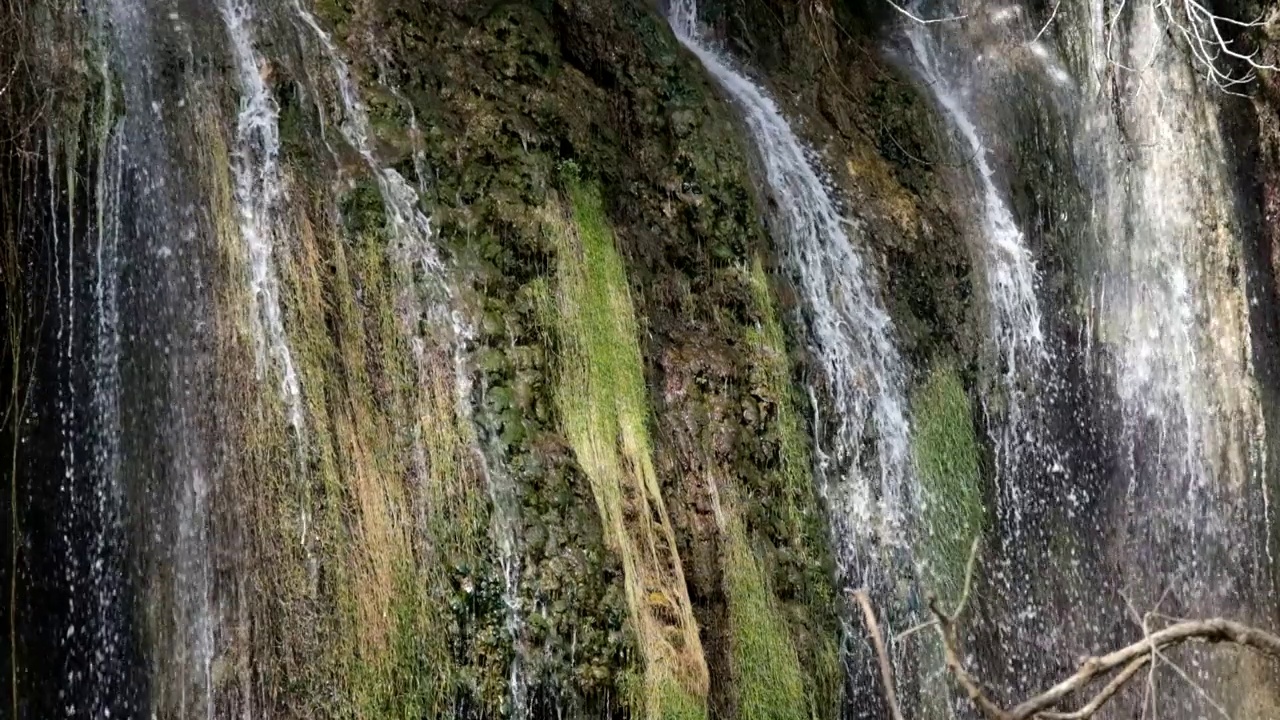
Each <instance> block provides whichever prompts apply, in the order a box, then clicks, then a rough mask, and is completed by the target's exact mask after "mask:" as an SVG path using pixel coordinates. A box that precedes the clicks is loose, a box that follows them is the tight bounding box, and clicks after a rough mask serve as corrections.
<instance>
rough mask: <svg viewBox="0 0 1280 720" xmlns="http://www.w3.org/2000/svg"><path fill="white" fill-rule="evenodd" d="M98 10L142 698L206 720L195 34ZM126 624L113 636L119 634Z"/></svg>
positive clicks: (213, 614) (108, 254) (210, 493)
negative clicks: (192, 94)
mask: <svg viewBox="0 0 1280 720" xmlns="http://www.w3.org/2000/svg"><path fill="white" fill-rule="evenodd" d="M104 5H105V7H104V8H103V13H104V16H103V18H102V20H103V22H104V26H105V28H107V29H109V32H110V43H111V47H112V53H111V67H112V69H113V70H114V71H115V77H116V78H117V79H118V80H119V82H120V87H122V88H123V106H124V109H125V115H124V119H123V121H122V125H121V143H122V149H121V151H120V156H119V157H121V158H122V159H123V161H124V163H123V164H124V167H123V168H122V172H123V177H124V183H123V185H122V187H123V189H124V192H123V197H122V199H121V202H120V203H118V204H117V205H115V206H114V207H113V208H111V211H112V212H114V213H115V214H116V217H112V218H108V219H104V225H115V226H118V227H120V228H121V230H122V232H120V233H118V234H115V235H114V237H113V238H112V239H111V242H109V244H108V245H106V246H104V248H103V251H104V260H110V261H111V263H112V265H113V266H114V268H112V269H114V270H115V271H116V272H118V273H119V275H118V279H116V278H111V277H109V276H104V278H103V280H104V285H103V289H104V300H106V301H107V302H108V304H110V303H111V302H113V300H111V299H110V298H109V293H110V292H112V291H114V290H115V288H118V293H119V296H118V297H119V306H118V311H117V310H116V309H112V310H111V311H110V313H109V314H108V315H107V321H108V322H111V321H112V320H114V321H116V322H117V323H118V324H117V326H116V327H115V328H108V332H109V333H112V334H115V333H118V334H119V337H120V347H119V350H118V353H119V354H118V355H117V356H116V357H117V358H118V360H117V367H119V368H120V372H121V375H122V377H121V383H120V389H119V391H118V394H117V395H116V397H118V398H119V399H120V403H121V405H120V408H119V417H120V418H121V423H120V431H119V433H118V436H117V437H118V438H119V439H120V445H119V453H120V458H121V459H120V461H119V462H120V465H119V467H120V468H121V470H120V474H121V475H123V476H124V480H125V482H127V484H128V486H127V489H126V497H127V499H126V507H127V513H128V524H129V526H130V527H131V528H137V529H139V530H141V532H139V533H134V534H133V536H131V537H130V540H131V541H135V542H136V543H137V544H138V545H139V546H140V547H139V548H138V552H139V557H140V558H141V559H142V561H143V562H145V563H146V564H147V566H149V567H151V568H154V569H156V570H158V571H159V572H152V573H149V574H148V576H147V577H146V578H145V579H144V585H145V587H143V588H140V589H139V590H140V592H142V593H143V594H142V598H143V601H144V602H146V603H148V604H149V605H150V606H151V607H154V608H155V610H156V612H154V613H153V614H151V615H149V616H147V618H146V620H145V622H146V623H147V625H148V628H147V641H148V645H149V650H150V656H149V658H148V660H149V662H150V670H151V676H150V680H149V690H150V692H151V694H152V701H153V704H154V705H155V706H157V707H161V708H164V712H177V713H180V714H181V715H182V716H184V717H205V718H211V717H213V714H214V704H215V697H214V696H215V677H214V675H215V673H214V664H215V662H214V661H215V657H216V654H217V650H218V647H217V640H218V636H217V629H218V621H217V614H218V612H219V609H218V599H217V596H216V594H215V583H214V575H215V571H214V558H215V555H216V550H217V549H216V548H215V547H214V546H213V542H214V539H215V538H214V537H213V533H212V525H213V517H212V516H213V509H214V507H215V506H216V504H217V502H218V497H219V491H220V487H221V478H220V476H219V463H218V460H217V454H218V450H217V447H216V442H217V440H216V432H217V428H216V427H215V425H216V422H215V418H211V417H210V416H211V412H210V411H211V408H212V407H214V405H213V403H212V400H211V396H212V393H213V387H212V384H211V383H210V382H209V379H210V378H211V377H213V376H214V372H213V370H212V365H213V351H212V343H213V338H212V337H211V333H209V331H208V329H209V328H210V327H211V323H210V320H211V307H212V303H211V297H210V292H211V288H210V285H209V283H208V277H207V275H206V268H205V261H206V258H205V255H204V250H205V248H204V246H203V244H202V242H201V240H202V237H201V224H200V219H199V213H200V210H199V207H200V202H199V201H200V195H199V192H198V190H197V189H196V188H195V187H194V182H193V178H192V176H191V173H189V172H188V167H189V163H190V162H191V160H192V159H193V158H194V157H197V156H198V153H199V150H200V149H199V148H197V147H195V145H194V144H193V143H192V142H191V140H190V138H191V136H190V134H189V128H190V127H192V126H193V125H195V124H197V123H199V122H200V121H201V120H202V118H199V117H196V116H195V115H194V114H193V112H192V110H193V108H192V107H190V106H189V105H188V103H187V95H186V93H187V91H189V90H190V88H191V86H192V85H191V77H190V75H188V74H186V73H172V74H167V73H168V68H169V65H167V61H168V58H170V57H171V54H170V53H173V52H175V51H176V52H178V53H184V54H187V55H188V56H194V54H195V46H196V43H197V40H198V37H199V33H198V32H195V31H193V28H192V26H191V24H190V21H189V20H188V19H185V18H184V17H183V16H182V15H180V14H178V13H173V14H170V15H168V16H167V17H166V18H165V19H164V20H161V19H160V18H158V17H156V16H155V15H154V13H152V12H151V9H150V8H149V7H147V6H146V5H145V4H142V3H137V2H133V1H132V0H106V1H105V3H104ZM161 22H163V25H161V24H160V23H161ZM161 77H163V78H164V79H165V82H160V81H159V80H158V79H159V78H161ZM117 223H118V225H116V224H117ZM113 283H118V284H116V285H113ZM111 342H114V340H112V341H111ZM109 417H110V415H108V419H109ZM118 552H123V550H121V551H118ZM122 623H123V621H122V622H121V623H117V624H116V628H117V630H113V632H124V631H125V629H126V628H127V626H122ZM92 652H93V651H92V650H91V651H90V653H92ZM132 669H133V668H131V670H132ZM117 702H119V701H116V700H112V701H111V704H112V705H115V704H116V703H117ZM113 712H114V709H113ZM162 714H163V713H162Z"/></svg>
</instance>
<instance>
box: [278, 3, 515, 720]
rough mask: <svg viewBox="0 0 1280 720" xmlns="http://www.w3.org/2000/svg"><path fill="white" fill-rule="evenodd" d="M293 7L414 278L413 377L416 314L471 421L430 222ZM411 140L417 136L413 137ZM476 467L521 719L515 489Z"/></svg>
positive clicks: (395, 247)
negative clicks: (440, 348) (440, 351)
mask: <svg viewBox="0 0 1280 720" xmlns="http://www.w3.org/2000/svg"><path fill="white" fill-rule="evenodd" d="M293 8H294V11H295V12H296V14H297V16H298V18H299V19H300V20H301V21H302V22H303V24H304V25H306V27H307V28H309V29H310V30H311V31H312V33H314V35H315V37H316V39H317V40H318V41H319V42H320V46H321V48H322V49H323V51H324V55H325V57H326V58H327V59H328V60H329V64H330V67H331V69H332V71H333V79H334V82H335V84H336V86H337V89H338V95H339V99H340V100H341V102H342V118H341V120H340V121H339V122H338V130H339V132H340V133H341V134H342V136H343V139H344V140H346V141H347V143H348V144H349V145H350V146H351V147H352V148H354V149H355V150H356V151H357V152H358V153H359V154H360V156H361V158H363V159H364V161H365V164H366V165H367V166H368V168H369V171H370V172H371V173H373V175H374V177H375V178H376V179H377V183H378V191H379V194H380V195H381V197H382V201H383V205H384V207H385V208H386V212H387V221H388V227H389V228H390V230H391V235H392V247H391V248H390V250H389V254H390V256H391V259H392V260H393V261H394V262H395V263H396V264H397V265H398V266H399V267H401V268H403V269H404V271H405V272H404V273H403V275H404V276H405V277H406V278H413V279H414V282H413V283H406V284H405V285H406V286H405V287H402V288H401V294H400V297H399V299H398V302H397V305H398V306H399V307H400V309H401V311H402V318H401V320H402V324H403V332H404V333H405V334H406V336H407V337H408V338H410V343H411V346H412V348H413V354H414V359H415V362H416V363H417V365H418V373H419V376H425V375H426V374H427V373H428V372H430V370H429V368H428V367H427V365H428V364H429V363H430V362H432V361H431V358H430V354H429V352H428V347H427V341H426V340H424V339H423V338H422V337H420V336H419V332H418V328H419V323H420V319H421V318H423V317H426V318H428V320H429V322H430V323H431V325H432V326H433V327H432V330H433V331H434V334H435V335H436V336H437V337H435V338H433V339H434V340H436V341H437V342H441V343H445V344H447V345H448V346H449V347H450V348H451V353H450V354H451V355H452V359H453V362H454V367H453V372H454V376H455V379H456V383H457V404H458V415H459V418H460V419H461V420H464V421H465V420H469V418H470V410H469V408H470V402H471V397H470V396H471V387H470V382H469V381H468V377H469V376H468V372H467V368H466V365H465V348H466V343H467V342H468V341H469V340H470V339H471V338H472V337H474V334H475V333H474V330H473V329H472V328H471V326H470V324H469V322H468V321H467V319H466V318H465V317H464V316H463V314H462V313H461V312H460V311H459V310H458V309H456V308H455V307H453V305H454V303H453V299H454V298H453V289H452V286H451V285H450V283H449V280H448V278H447V275H446V269H445V266H444V263H443V262H442V261H441V260H440V257H439V255H438V254H437V252H436V249H435V246H434V245H433V243H432V230H431V220H430V218H428V217H427V216H426V215H425V214H424V213H423V212H422V211H421V210H420V209H419V208H418V202H419V197H418V193H417V192H415V190H414V189H413V187H412V186H411V185H410V184H409V183H408V182H407V181H406V180H405V179H404V177H403V176H401V175H400V173H399V172H397V171H396V170H394V169H392V168H386V167H383V166H382V165H381V164H380V163H379V162H378V160H377V158H376V157H375V156H374V153H373V149H372V146H371V143H370V130H369V117H368V112H367V111H366V109H365V107H364V104H363V102H362V101H361V100H360V96H359V93H358V92H357V90H356V87H355V83H354V81H353V80H352V77H351V69H350V67H349V66H348V65H347V62H346V60H344V59H343V57H342V53H341V52H340V51H339V50H338V47H337V45H336V44H335V43H334V41H333V38H332V37H330V35H329V33H327V32H326V31H325V30H324V28H322V27H321V26H320V23H319V21H318V20H317V19H316V17H315V16H314V15H313V14H312V13H310V12H309V11H307V10H306V9H305V8H304V7H303V6H302V4H301V2H300V0H293ZM415 122H416V120H415ZM415 142H417V140H416V139H415ZM414 159H415V168H416V169H418V174H419V178H418V181H419V183H420V184H421V183H422V182H423V180H422V175H423V170H421V169H420V168H419V166H418V163H420V162H421V160H420V158H419V156H418V154H417V153H416V152H415V156H414ZM422 285H425V288H424V289H423V292H422V293H419V292H418V290H419V287H420V286H422ZM476 454H477V456H479V457H480V458H481V459H482V460H483V458H484V454H483V453H481V452H479V451H478V449H477V452H476ZM481 467H482V469H483V470H484V475H485V482H486V485H487V487H488V490H489V494H490V500H491V505H492V508H493V520H492V522H493V530H494V535H495V536H496V539H497V545H498V554H499V563H500V565H501V567H502V571H503V581H504V591H503V602H504V604H505V606H506V609H507V628H506V629H507V633H508V635H509V637H510V640H511V642H512V645H513V647H514V648H515V652H514V653H513V655H512V663H511V668H510V671H509V685H510V688H509V692H510V696H511V707H512V717H513V718H516V720H521V719H522V718H524V717H525V716H527V714H528V702H527V683H526V681H525V679H524V669H523V657H522V655H523V654H522V652H521V650H520V648H521V643H520V635H521V632H522V625H523V620H522V615H521V603H520V594H519V584H520V561H519V553H518V538H517V526H518V525H517V521H518V518H517V516H516V513H517V512H518V509H519V502H518V500H517V498H516V495H515V492H516V490H515V487H514V484H513V483H512V482H511V480H510V479H509V478H508V477H507V476H506V474H505V473H502V472H499V471H494V470H492V469H491V468H489V467H488V464H487V462H482V463H481Z"/></svg>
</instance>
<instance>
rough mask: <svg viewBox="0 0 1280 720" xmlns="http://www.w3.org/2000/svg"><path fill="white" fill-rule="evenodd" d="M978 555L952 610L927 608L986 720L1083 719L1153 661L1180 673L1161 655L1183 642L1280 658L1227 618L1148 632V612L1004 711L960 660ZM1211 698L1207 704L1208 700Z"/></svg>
mask: <svg viewBox="0 0 1280 720" xmlns="http://www.w3.org/2000/svg"><path fill="white" fill-rule="evenodd" d="M977 551H978V543H977V542H976V541H975V543H974V546H973V551H972V552H971V554H970V556H969V564H968V567H967V569H966V573H965V586H964V591H963V592H962V594H961V597H960V600H959V602H957V604H956V606H955V608H954V609H953V610H951V611H950V612H948V611H946V610H944V609H943V608H942V606H941V604H940V603H939V602H938V599H937V598H936V597H931V598H930V599H929V609H930V611H931V612H932V613H933V616H934V620H935V621H936V627H937V629H938V634H939V636H940V637H941V639H942V647H943V654H944V658H945V662H946V666H947V669H948V670H949V671H950V672H951V675H952V677H954V678H955V680H956V682H957V684H959V686H960V687H961V688H962V689H963V690H964V692H965V694H966V695H967V696H968V698H969V700H970V702H972V703H973V705H974V707H976V708H977V709H978V710H979V711H980V712H981V713H982V714H983V715H984V716H985V717H986V718H987V719H988V720H1030V719H1032V718H1037V719H1039V720H1087V719H1088V718H1091V717H1093V716H1094V715H1095V714H1096V713H1097V712H1098V711H1099V710H1100V709H1101V708H1102V707H1103V706H1104V705H1106V704H1107V703H1108V702H1109V701H1110V700H1111V699H1113V698H1114V697H1115V695H1116V694H1117V693H1118V692H1119V691H1120V690H1121V689H1122V688H1123V687H1124V686H1125V685H1127V684H1128V683H1129V681H1131V680H1132V679H1133V678H1134V676H1136V675H1137V674H1138V673H1139V671H1141V670H1142V669H1143V668H1144V667H1152V666H1154V664H1155V663H1156V662H1157V661H1160V662H1164V663H1166V664H1167V665H1169V666H1170V667H1171V668H1173V669H1174V670H1175V672H1179V671H1180V670H1181V669H1180V668H1178V667H1177V666H1176V665H1174V664H1173V663H1171V662H1169V661H1168V659H1167V658H1166V657H1165V656H1164V654H1163V651H1164V650H1167V649H1168V648H1171V647H1175V646H1178V645H1182V644H1185V643H1187V642H1192V641H1195V642H1204V643H1210V644H1216V643H1231V644H1235V645H1239V646H1242V647H1246V648H1249V649H1252V650H1255V651H1257V652H1260V653H1262V654H1264V655H1267V656H1269V657H1272V658H1276V659H1280V636H1276V635H1274V634H1272V633H1269V632H1266V631H1264V630H1260V629H1258V628H1255V627H1250V626H1248V625H1244V624H1242V623H1238V622H1235V621H1232V620H1226V619H1223V618H1211V619H1207V620H1180V621H1177V622H1174V623H1173V624H1171V625H1169V626H1167V627H1164V628H1162V629H1160V630H1155V631H1152V630H1151V628H1150V622H1151V620H1152V619H1153V618H1155V617H1157V616H1159V614H1158V613H1156V612H1150V613H1147V614H1146V615H1145V616H1143V618H1142V623H1141V624H1142V628H1143V637H1142V639H1140V640H1137V641H1136V642H1134V643H1132V644H1130V645H1126V646H1125V647H1122V648H1120V649H1119V650H1115V651H1113V652H1110V653H1107V654H1105V655H1100V656H1095V657H1090V658H1086V659H1085V660H1084V661H1083V662H1081V664H1080V666H1079V668H1078V669H1077V670H1076V672H1075V673H1073V674H1072V675H1070V676H1069V677H1067V678H1066V679H1064V680H1062V681H1061V682H1059V683H1058V684H1056V685H1054V686H1053V687H1050V688H1049V689H1047V690H1045V691H1044V692H1042V693H1040V694H1038V695H1035V696H1033V697H1031V698H1029V699H1027V700H1025V701H1023V702H1021V703H1019V704H1018V705H1016V706H1014V707H1013V708H1011V709H1005V708H1004V707H1003V706H1002V705H1001V704H1000V703H998V702H996V701H995V700H994V699H992V697H991V696H990V695H989V694H988V693H987V691H986V690H985V689H984V688H983V687H982V684H981V683H980V682H979V681H978V680H977V679H975V678H974V677H973V675H971V674H970V673H969V671H968V669H967V668H966V667H965V665H964V662H963V660H962V659H961V651H960V644H959V641H958V637H957V624H958V621H959V618H960V616H961V615H962V614H963V612H964V610H965V606H966V604H967V603H968V599H969V592H970V587H971V583H972V577H973V572H974V568H975V564H976V561H977V555H978V552H977ZM1126 602H1127V600H1126ZM864 612H865V609H864ZM1179 674H1180V675H1182V676H1183V678H1184V679H1185V680H1187V681H1188V682H1191V679H1190V678H1189V677H1187V675H1186V673H1185V672H1179ZM1103 680H1106V683H1105V685H1103V687H1102V688H1101V689H1100V690H1098V691H1096V692H1095V693H1093V694H1092V695H1091V696H1090V697H1089V698H1088V699H1087V700H1086V701H1085V702H1084V704H1082V705H1080V707H1079V708H1078V709H1076V710H1064V709H1061V707H1062V705H1063V704H1064V703H1065V702H1066V701H1067V700H1069V699H1071V698H1073V697H1075V696H1076V695H1078V694H1080V693H1082V692H1084V691H1086V690H1088V688H1090V687H1091V686H1093V685H1094V684H1095V683H1097V682H1101V681H1103ZM1153 683H1154V678H1152V677H1151V676H1148V692H1150V691H1151V688H1152V687H1153ZM1191 684H1192V685H1193V687H1195V688H1196V689H1197V690H1198V691H1199V692H1201V693H1202V694H1204V695H1206V697H1207V696H1208V693H1207V692H1205V691H1204V689H1203V688H1201V687H1199V686H1198V685H1196V684H1195V683H1191ZM1210 700H1211V702H1212V698H1210ZM1214 706H1215V707H1216V708H1217V709H1219V710H1220V711H1221V710H1222V708H1221V706H1220V705H1218V704H1217V703H1216V702H1215V703H1214ZM1223 712H1225V711H1223Z"/></svg>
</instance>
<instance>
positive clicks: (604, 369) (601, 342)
mask: <svg viewBox="0 0 1280 720" xmlns="http://www.w3.org/2000/svg"><path fill="white" fill-rule="evenodd" d="M568 185H569V200H570V206H571V208H572V218H571V219H569V218H566V217H565V216H564V213H563V212H562V211H561V210H560V209H558V208H553V209H552V210H550V211H549V212H547V213H546V216H545V218H544V224H545V227H546V230H547V232H548V233H549V234H550V235H551V240H552V242H553V243H554V245H555V247H556V251H557V272H556V281H557V287H556V291H555V303H554V308H553V307H550V306H549V305H550V303H548V306H547V307H545V308H544V310H545V314H546V315H548V316H549V317H548V318H547V324H548V325H549V326H551V327H555V328H556V332H557V335H558V339H559V343H560V348H561V356H560V357H559V359H558V360H559V368H558V370H559V387H558V388H557V390H556V402H557V407H558V409H559V412H560V417H561V422H562V424H563V429H564V431H565V434H566V436H567V437H568V439H569V443H570V445H571V446H572V447H573V450H574V454H575V455H576V457H577V460H578V463H579V464H580V465H581V467H582V469H583V470H584V471H585V473H586V475H587V477H588V478H589V480H590V482H591V489H592V494H593V495H594V496H595V499H596V505H597V509H598V511H599V513H600V516H601V519H602V522H603V525H604V527H605V530H606V535H607V536H608V538H609V545H610V546H611V548H612V550H613V551H614V552H616V553H617V554H618V555H619V556H620V557H621V559H622V564H623V568H624V574H625V585H626V595H627V604H628V607H629V608H630V615H631V625H632V629H633V632H634V633H635V634H636V636H637V638H638V642H639V646H640V651H641V654H642V656H643V659H644V666H645V678H644V691H643V693H642V694H641V698H640V699H637V700H638V701H639V702H642V704H643V707H642V708H640V707H635V708H633V712H638V713H641V714H642V715H643V716H644V717H646V718H651V719H654V720H656V719H658V718H663V719H671V720H675V719H680V720H685V719H689V720H695V719H696V718H705V717H706V699H705V698H706V693H707V683H708V679H707V668H706V661H705V660H704V658H703V654H702V647H701V643H700V640H699V638H698V630H697V626H696V623H695V621H694V618H693V611H692V607H691V604H690V601H689V596H688V590H687V589H686V586H685V580H684V575H683V570H682V568H681V564H680V558H679V556H678V555H677V552H676V542H675V533H674V530H673V528H672V525H671V521H670V519H669V518H668V516H667V511H666V507H665V505H664V503H663V499H662V495H661V490H660V486H659V483H658V478H657V474H656V472H655V470H654V466H653V455H652V447H651V444H650V438H649V430H648V423H649V407H648V402H647V395H646V392H645V382H644V366H643V364H642V361H641V356H640V347H639V344H638V340H637V329H636V321H635V313H634V309H633V307H632V304H631V297H630V293H629V290H628V286H627V279H626V273H625V270H624V269H623V265H622V260H621V258H620V257H619V256H618V252H617V249H616V248H615V247H614V238H613V232H612V230H611V229H610V227H609V225H608V222H607V220H606V219H605V216H604V210H603V207H602V203H601V200H600V196H599V190H598V189H597V188H595V187H594V186H591V185H588V184H585V183H583V182H581V181H579V180H578V179H577V178H576V177H572V176H570V177H569V178H568Z"/></svg>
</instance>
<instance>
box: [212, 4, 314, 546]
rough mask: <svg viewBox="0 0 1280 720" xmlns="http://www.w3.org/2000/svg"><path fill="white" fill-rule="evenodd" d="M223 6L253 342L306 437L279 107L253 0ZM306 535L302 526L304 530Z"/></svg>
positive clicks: (260, 370) (237, 194)
mask: <svg viewBox="0 0 1280 720" xmlns="http://www.w3.org/2000/svg"><path fill="white" fill-rule="evenodd" d="M218 11H219V13H220V14H221V15H222V19H223V22H224V23H225V24H226V26H227V34H228V36H229V37H230V39H231V49H232V51H233V53H232V54H233V55H234V57H235V61H236V70H237V77H238V78H239V81H240V116H239V118H238V119H237V122H236V147H235V153H234V158H235V165H234V170H235V199H236V204H237V206H238V207H239V216H240V217H239V220H240V234H241V235H242V236H243V239H244V242H245V245H246V246H247V250H248V258H249V302H250V305H251V307H250V313H251V316H252V318H253V330H254V346H255V349H256V351H257V354H256V357H257V362H258V373H259V377H260V378H261V375H262V373H263V372H264V369H265V366H266V365H267V363H268V361H270V362H272V363H274V365H275V366H276V370H277V371H278V372H279V374H280V399H281V401H282V402H283V403H284V406H285V412H286V414H287V416H288V419H289V424H290V426H292V428H293V432H294V434H295V435H296V436H297V439H298V441H299V442H301V441H302V437H301V436H302V432H303V422H304V420H303V410H302V388H301V384H300V383H299V381H298V374H297V372H296V371H295V369H294V365H293V354H292V352H291V351H290V349H289V341H288V336H287V335H286V334H285V329H284V314H283V312H282V311H281V308H280V282H279V280H278V278H277V277H276V268H275V265H276V263H275V260H274V258H273V254H274V252H275V242H274V235H275V233H276V226H277V223H278V217H277V209H278V205H279V201H280V197H281V195H282V194H283V189H282V188H281V185H280V165H279V162H280V161H279V156H280V127H279V120H280V117H279V115H280V111H279V108H278V107H277V106H276V101H275V98H273V97H272V96H271V91H270V90H268V89H267V86H266V82H265V80H264V79H263V76H264V68H263V67H262V63H261V60H260V59H259V56H258V54H257V52H256V51H255V50H254V47H253V35H252V30H251V28H250V24H251V22H252V20H253V15H252V8H251V7H250V5H249V2H248V0H220V1H219V4H218ZM303 534H304V535H305V530H304V532H303Z"/></svg>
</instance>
